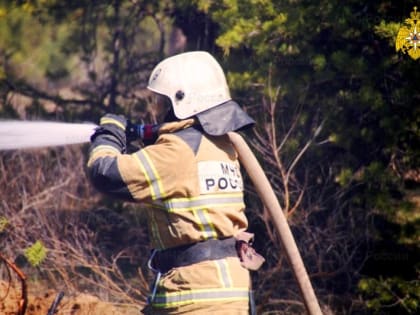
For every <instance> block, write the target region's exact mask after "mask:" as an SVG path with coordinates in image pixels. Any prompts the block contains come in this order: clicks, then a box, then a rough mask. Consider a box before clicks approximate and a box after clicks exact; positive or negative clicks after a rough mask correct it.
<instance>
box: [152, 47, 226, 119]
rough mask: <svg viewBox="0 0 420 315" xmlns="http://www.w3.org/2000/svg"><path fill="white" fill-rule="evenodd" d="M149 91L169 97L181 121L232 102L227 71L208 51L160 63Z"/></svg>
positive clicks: (154, 71)
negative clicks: (224, 70) (225, 71)
mask: <svg viewBox="0 0 420 315" xmlns="http://www.w3.org/2000/svg"><path fill="white" fill-rule="evenodd" d="M147 88H148V89H149V90H151V91H153V92H156V93H159V94H163V95H165V96H167V97H168V98H169V99H170V100H171V102H172V106H173V109H174V113H175V116H176V117H177V118H179V119H184V118H188V117H192V116H195V115H196V114H198V113H201V112H203V111H205V110H208V109H210V108H212V107H215V106H217V105H220V104H222V103H225V102H227V101H229V100H231V97H230V93H229V87H228V85H227V82H226V78H225V74H224V72H223V69H222V68H221V67H220V65H219V63H218V62H217V61H216V59H214V58H213V56H212V55H210V54H209V53H207V52H205V51H193V52H187V53H182V54H179V55H175V56H172V57H169V58H167V59H165V60H163V61H162V62H160V63H159V64H158V65H157V66H156V67H155V68H154V69H153V71H152V74H151V75H150V79H149V84H148V86H147Z"/></svg>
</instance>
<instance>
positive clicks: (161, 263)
mask: <svg viewBox="0 0 420 315" xmlns="http://www.w3.org/2000/svg"><path fill="white" fill-rule="evenodd" d="M148 89H149V90H151V91H152V92H153V93H154V94H155V96H156V103H157V104H156V105H157V107H158V108H160V110H159V112H160V114H161V115H162V116H165V119H164V123H162V124H161V125H159V128H158V130H157V129H156V128H154V129H153V128H152V129H150V128H149V129H145V130H142V132H141V134H142V137H143V138H146V139H147V138H149V139H150V138H153V137H154V136H155V134H156V133H157V134H156V138H157V139H156V140H155V139H153V140H155V141H154V142H153V144H150V145H147V146H145V147H143V148H142V149H140V150H138V151H136V152H134V153H128V152H127V149H126V148H127V144H128V141H129V140H131V139H132V138H133V135H132V133H133V128H132V126H131V125H130V124H129V123H128V122H127V120H126V119H125V118H124V117H122V116H117V115H113V114H107V115H105V116H104V117H102V118H101V121H100V127H99V128H98V129H97V130H96V132H95V134H94V135H93V136H92V143H91V148H90V155H89V161H88V170H89V175H90V179H91V181H92V183H93V184H94V186H95V187H96V188H97V189H99V190H100V191H102V192H104V193H106V194H109V195H111V196H115V197H118V198H124V199H128V200H131V201H133V202H139V203H147V204H148V205H149V207H148V210H146V211H147V217H148V225H149V226H148V227H149V233H150V239H151V243H152V248H154V250H153V252H152V254H151V257H150V260H149V267H150V268H151V269H152V270H153V271H155V272H156V280H155V281H154V284H153V285H152V289H151V293H150V296H149V299H148V302H149V303H148V305H147V307H146V308H145V310H144V312H145V313H147V314H229V315H232V314H249V313H250V312H251V309H252V307H250V291H251V290H250V288H251V285H250V274H249V270H248V269H257V268H258V267H259V266H260V265H261V263H262V262H263V258H262V257H261V256H259V255H258V254H256V253H255V251H254V250H253V249H252V247H250V245H249V240H250V239H251V237H252V235H251V234H249V233H246V232H245V231H246V229H247V227H248V222H247V218H246V216H245V204H244V196H243V180H242V176H241V170H240V164H239V162H238V155H237V153H236V151H235V150H234V148H233V146H232V144H231V143H230V141H229V139H228V136H227V133H228V132H230V131H238V130H244V129H246V128H249V127H251V126H252V125H253V124H254V121H253V120H252V119H251V118H250V117H249V116H248V115H247V114H246V113H245V112H244V111H243V110H242V109H241V108H240V107H239V105H238V104H237V103H236V102H234V101H233V100H232V99H231V96H230V92H229V88H228V85H227V82H226V78H225V75H224V72H223V70H222V68H221V66H220V65H219V63H218V62H217V61H216V60H215V59H214V57H213V56H212V55H210V54H209V53H207V52H203V51H194V52H187V53H182V54H179V55H175V56H172V57H169V58H167V59H164V60H163V61H162V62H160V63H159V64H158V65H157V66H156V67H155V68H154V70H153V71H152V73H151V75H150V79H149V83H148ZM156 130H157V132H156ZM251 304H252V303H251Z"/></svg>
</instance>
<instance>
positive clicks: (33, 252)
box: [24, 240, 48, 267]
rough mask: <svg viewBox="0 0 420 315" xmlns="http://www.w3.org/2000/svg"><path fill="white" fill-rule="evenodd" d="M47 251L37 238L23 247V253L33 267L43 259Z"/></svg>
mask: <svg viewBox="0 0 420 315" xmlns="http://www.w3.org/2000/svg"><path fill="white" fill-rule="evenodd" d="M47 252H48V250H47V249H46V248H45V246H44V244H43V243H42V242H41V241H39V240H38V241H36V242H35V243H34V244H32V245H31V246H30V247H28V248H26V249H25V252H24V255H25V257H26V259H27V260H28V261H29V263H30V264H31V265H32V266H33V267H37V266H39V265H40V264H41V263H42V262H43V261H44V260H45V258H46V257H47Z"/></svg>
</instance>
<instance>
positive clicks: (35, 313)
mask: <svg viewBox="0 0 420 315" xmlns="http://www.w3.org/2000/svg"><path fill="white" fill-rule="evenodd" d="M57 294H58V292H54V291H51V290H49V291H46V292H39V294H34V293H28V305H27V308H26V312H25V315H47V314H48V310H49V309H50V307H51V305H52V303H53V301H54V299H55V298H56V296H57ZM20 301H21V292H20V288H16V287H13V286H10V285H9V283H8V282H5V281H0V314H2V315H16V314H18V310H19V303H20ZM54 314H56V315H104V314H106V315H108V314H110V315H134V314H135V315H139V314H140V311H139V307H137V306H134V305H127V306H124V305H114V304H110V303H108V302H104V301H101V300H100V299H98V298H97V297H95V296H92V295H89V294H79V295H77V296H72V297H67V296H66V295H64V297H63V299H62V300H61V302H60V303H59V305H58V307H57V309H56V312H55V313H54Z"/></svg>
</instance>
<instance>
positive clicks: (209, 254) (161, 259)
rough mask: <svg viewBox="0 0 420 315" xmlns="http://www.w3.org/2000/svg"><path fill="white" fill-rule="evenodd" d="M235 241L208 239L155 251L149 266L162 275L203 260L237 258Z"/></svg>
mask: <svg viewBox="0 0 420 315" xmlns="http://www.w3.org/2000/svg"><path fill="white" fill-rule="evenodd" d="M235 245H236V239H235V238H233V237H230V238H225V239H222V240H218V239H210V240H206V241H203V242H198V243H194V244H190V245H183V246H178V247H173V248H168V249H165V250H161V251H157V252H156V253H155V254H154V257H152V261H151V265H152V267H153V268H155V269H157V270H158V271H160V272H162V273H166V272H167V271H169V270H170V269H172V268H176V267H182V266H189V265H192V264H196V263H199V262H201V261H205V260H217V259H223V258H226V257H238V253H237V251H236V247H235Z"/></svg>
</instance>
